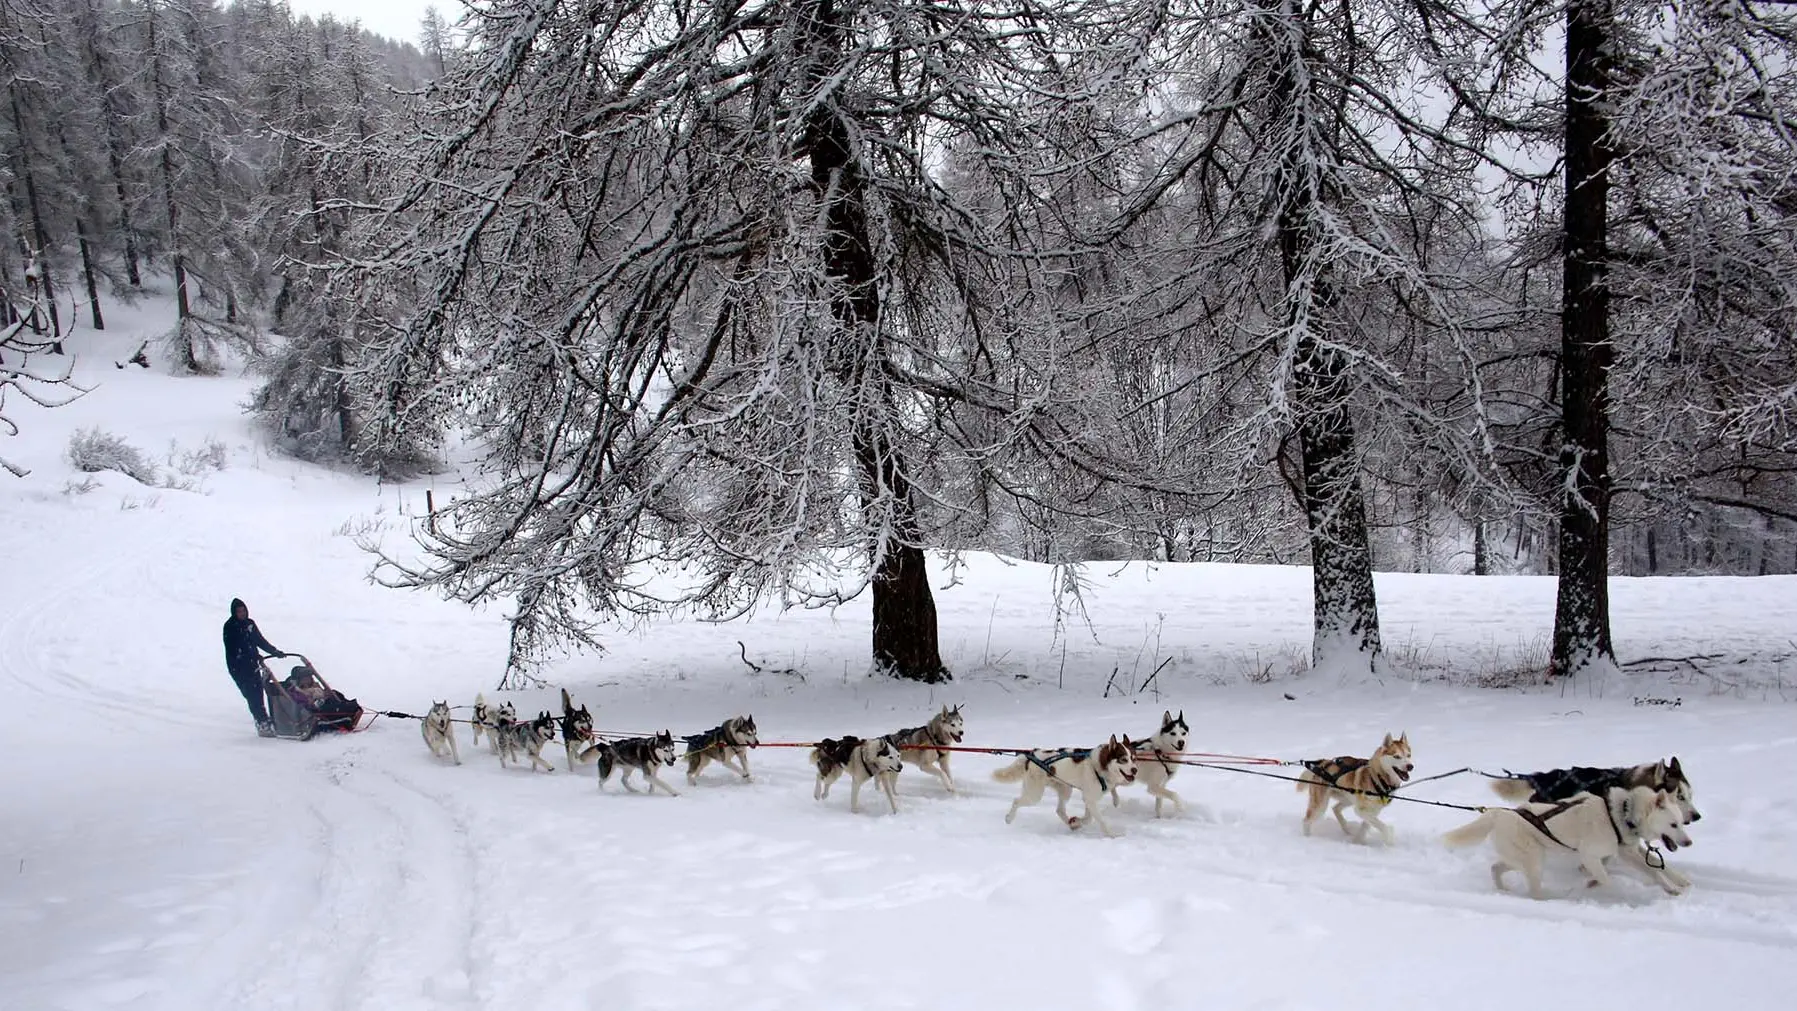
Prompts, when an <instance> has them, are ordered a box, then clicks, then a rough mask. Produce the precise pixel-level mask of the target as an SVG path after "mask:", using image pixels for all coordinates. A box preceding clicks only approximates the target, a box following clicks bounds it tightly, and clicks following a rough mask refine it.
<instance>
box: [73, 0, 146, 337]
mask: <svg viewBox="0 0 1797 1011" xmlns="http://www.w3.org/2000/svg"><path fill="white" fill-rule="evenodd" d="M86 14H87V19H88V24H87V32H86V35H87V56H88V59H89V60H91V61H93V70H94V77H95V79H96V83H98V84H99V86H100V92H101V94H102V96H104V97H103V102H104V105H105V107H106V115H105V116H102V117H101V119H102V120H103V121H104V124H105V126H106V164H107V167H108V168H109V169H110V170H111V171H112V186H113V191H114V192H115V193H116V194H117V195H118V201H119V232H120V233H121V234H122V235H123V236H124V240H125V276H126V277H127V278H128V279H129V280H130V282H131V287H133V288H141V287H143V276H142V272H141V271H140V270H139V269H138V266H137V230H136V229H135V228H133V227H132V225H131V193H130V190H129V188H128V187H127V185H126V183H125V147H126V144H125V140H124V138H123V137H121V136H120V135H119V132H120V130H122V129H123V124H124V123H125V122H127V120H128V113H127V112H126V110H125V108H124V105H123V100H122V99H121V98H120V96H121V94H122V89H120V87H119V86H118V82H117V81H115V80H113V75H112V74H111V72H110V70H109V67H110V64H109V63H108V62H107V59H106V46H105V45H104V44H103V41H102V39H101V33H102V32H103V31H104V28H103V26H102V24H101V20H100V8H99V7H98V5H97V4H95V3H94V2H93V0H89V3H88V4H87V6H86ZM94 329H96V330H98V329H100V327H99V326H98V325H95V327H94Z"/></svg>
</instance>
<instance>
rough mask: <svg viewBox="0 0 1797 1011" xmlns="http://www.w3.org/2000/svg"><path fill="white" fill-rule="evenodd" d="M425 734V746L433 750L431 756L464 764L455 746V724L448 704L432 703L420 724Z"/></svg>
mask: <svg viewBox="0 0 1797 1011" xmlns="http://www.w3.org/2000/svg"><path fill="white" fill-rule="evenodd" d="M418 726H419V728H420V730H422V731H423V733H424V746H425V747H427V748H429V749H431V754H433V755H435V756H437V757H438V758H453V759H455V764H457V765H461V764H462V756H461V755H460V754H459V753H457V751H456V746H455V723H454V721H453V720H452V719H451V718H450V715H449V703H448V702H446V701H445V702H432V703H431V710H430V712H428V713H425V714H424V719H422V720H420V721H419V723H418Z"/></svg>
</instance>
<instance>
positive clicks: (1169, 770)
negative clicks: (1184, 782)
mask: <svg viewBox="0 0 1797 1011" xmlns="http://www.w3.org/2000/svg"><path fill="white" fill-rule="evenodd" d="M1166 732H1167V728H1166V727H1162V728H1161V733H1162V734H1164V733H1166ZM1155 736H1156V737H1159V736H1160V734H1156V735H1155ZM1130 750H1132V751H1134V752H1135V753H1136V755H1137V757H1140V756H1142V755H1152V756H1154V760H1155V762H1157V763H1159V765H1160V767H1161V771H1162V772H1164V773H1166V774H1167V778H1168V779H1172V778H1173V773H1174V772H1175V771H1176V770H1175V769H1174V768H1173V766H1172V765H1170V764H1168V762H1167V752H1165V751H1162V750H1161V749H1159V748H1157V747H1155V746H1154V745H1153V743H1151V741H1143V742H1141V743H1140V744H1137V745H1134V746H1133V747H1132V748H1131V749H1130Z"/></svg>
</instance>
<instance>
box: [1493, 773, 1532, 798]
mask: <svg viewBox="0 0 1797 1011" xmlns="http://www.w3.org/2000/svg"><path fill="white" fill-rule="evenodd" d="M1491 792H1492V793H1495V794H1497V795H1498V796H1500V797H1502V798H1504V799H1505V800H1507V801H1509V802H1510V803H1512V804H1521V803H1522V802H1523V801H1526V800H1528V799H1529V795H1530V794H1532V793H1534V792H1535V788H1534V787H1533V786H1531V785H1529V781H1528V780H1526V779H1494V780H1492V781H1491Z"/></svg>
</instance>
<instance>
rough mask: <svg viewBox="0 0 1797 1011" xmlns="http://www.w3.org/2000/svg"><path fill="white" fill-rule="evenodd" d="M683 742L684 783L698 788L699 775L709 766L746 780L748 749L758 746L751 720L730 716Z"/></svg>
mask: <svg viewBox="0 0 1797 1011" xmlns="http://www.w3.org/2000/svg"><path fill="white" fill-rule="evenodd" d="M681 740H684V741H685V742H686V782H687V785H688V786H698V785H699V773H701V772H703V771H704V770H705V766H706V765H707V764H709V763H711V762H717V763H719V764H721V765H723V766H724V768H726V769H729V770H731V771H732V772H735V773H736V774H737V775H739V776H741V777H742V778H744V779H748V778H749V749H750V748H758V747H760V746H761V738H760V737H758V736H756V733H755V717H754V716H732V717H731V718H729V719H727V720H725V721H724V722H722V723H720V724H718V725H717V726H715V727H712V728H711V729H710V730H707V731H706V732H704V733H703V734H693V735H692V736H690V737H683V738H681Z"/></svg>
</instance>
